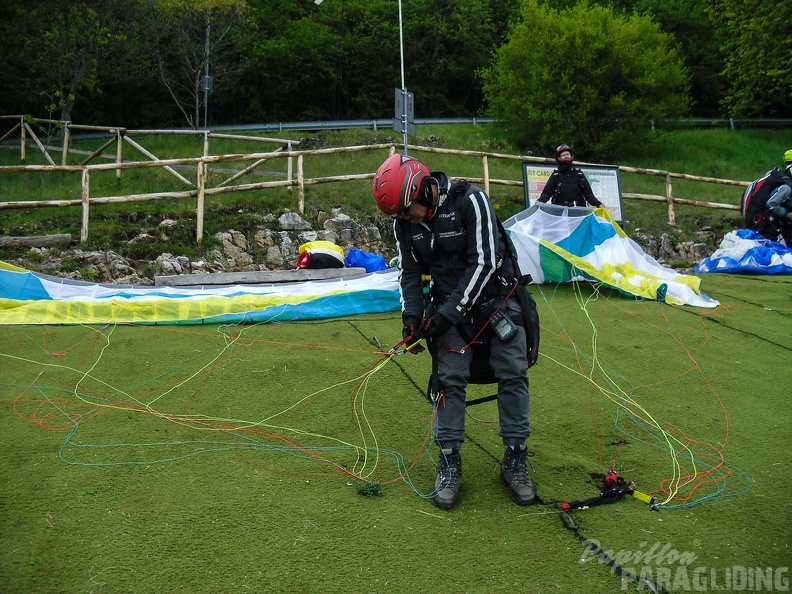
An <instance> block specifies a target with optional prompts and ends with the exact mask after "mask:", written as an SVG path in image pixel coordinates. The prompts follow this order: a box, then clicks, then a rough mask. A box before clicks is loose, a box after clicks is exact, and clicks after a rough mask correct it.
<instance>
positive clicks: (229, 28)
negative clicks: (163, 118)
mask: <svg viewBox="0 0 792 594" xmlns="http://www.w3.org/2000/svg"><path fill="white" fill-rule="evenodd" d="M157 9H158V11H159V13H160V23H159V26H158V27H157V30H156V38H155V41H154V47H155V58H156V63H157V68H158V72H159V76H160V79H161V80H162V83H163V84H164V85H165V87H166V88H167V90H168V94H169V95H170V97H171V99H172V100H173V102H174V103H175V104H176V106H177V107H178V109H179V111H181V113H182V115H183V116H184V119H185V120H186V121H187V123H188V124H189V125H190V126H191V127H193V128H198V127H199V126H200V125H201V121H202V117H201V116H202V115H206V113H204V114H202V113H201V108H202V107H203V108H204V112H205V111H206V108H207V105H206V101H207V100H208V95H209V94H211V92H213V91H215V90H217V89H218V88H220V87H222V86H223V85H228V86H230V85H231V84H232V83H234V82H236V80H237V78H238V65H239V63H240V61H241V57H240V56H241V54H240V48H239V45H240V40H241V39H243V38H244V33H245V16H246V11H247V5H246V3H245V1H244V0H198V1H196V0H158V1H157ZM207 75H209V76H210V77H211V79H209V78H207Z"/></svg>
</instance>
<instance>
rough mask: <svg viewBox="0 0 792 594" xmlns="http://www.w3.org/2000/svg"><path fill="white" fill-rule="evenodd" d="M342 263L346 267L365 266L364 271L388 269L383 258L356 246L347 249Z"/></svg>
mask: <svg viewBox="0 0 792 594" xmlns="http://www.w3.org/2000/svg"><path fill="white" fill-rule="evenodd" d="M344 264H345V265H346V267H347V268H365V269H366V272H377V271H378V270H387V269H388V264H387V262H385V258H383V257H382V256H378V255H377V254H370V253H368V252H364V251H362V250H359V249H357V248H352V249H351V250H349V253H348V254H347V257H346V260H345V261H344Z"/></svg>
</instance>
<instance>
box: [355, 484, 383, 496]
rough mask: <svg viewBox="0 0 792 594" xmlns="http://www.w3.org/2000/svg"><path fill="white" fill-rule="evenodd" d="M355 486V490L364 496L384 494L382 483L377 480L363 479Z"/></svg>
mask: <svg viewBox="0 0 792 594" xmlns="http://www.w3.org/2000/svg"><path fill="white" fill-rule="evenodd" d="M355 488H356V489H357V492H358V493H360V494H361V495H363V496H364V497H382V495H383V494H384V491H383V489H382V484H381V483H378V482H369V481H364V482H361V483H358V484H357V485H356V486H355Z"/></svg>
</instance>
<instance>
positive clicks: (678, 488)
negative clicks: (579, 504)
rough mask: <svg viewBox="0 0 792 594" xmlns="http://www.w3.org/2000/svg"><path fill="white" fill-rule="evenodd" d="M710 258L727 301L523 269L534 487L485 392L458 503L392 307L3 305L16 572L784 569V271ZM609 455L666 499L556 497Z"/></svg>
mask: <svg viewBox="0 0 792 594" xmlns="http://www.w3.org/2000/svg"><path fill="white" fill-rule="evenodd" d="M702 279H703V290H704V292H706V293H707V294H709V295H710V296H711V297H713V298H715V299H717V300H719V301H720V302H721V306H720V307H718V308H716V309H713V310H704V309H695V308H689V307H683V308H676V307H671V306H668V305H664V304H660V303H657V302H654V301H636V300H633V299H628V298H625V297H623V296H621V295H620V294H618V293H616V292H614V291H610V290H608V289H601V290H597V288H596V287H592V286H590V285H588V284H565V285H559V286H555V285H544V286H534V287H532V292H533V294H534V296H535V298H536V299H537V302H538V305H539V311H540V315H541V319H542V348H541V356H540V360H539V364H538V365H537V366H536V367H534V368H533V369H531V371H530V382H531V395H532V400H531V425H532V430H533V435H532V437H531V439H530V440H529V449H530V450H531V452H532V456H531V457H530V458H529V460H530V463H531V467H532V469H531V474H532V476H533V477H534V480H535V483H536V486H537V491H538V494H539V497H540V499H541V501H540V502H539V503H537V504H536V505H534V506H531V507H526V508H522V507H518V506H516V505H514V504H513V503H512V502H511V500H510V499H509V497H508V494H507V492H506V491H505V488H504V487H503V486H502V485H501V484H500V482H499V479H498V464H499V460H500V457H501V445H500V438H499V436H498V426H497V409H496V405H495V403H494V402H488V403H484V404H479V405H476V406H472V407H470V408H469V409H468V413H469V414H468V419H467V428H466V432H467V443H466V444H465V445H464V447H463V460H464V462H463V465H464V480H463V487H462V493H461V501H460V503H459V505H458V507H457V508H456V509H454V510H452V511H451V512H443V511H440V510H438V509H436V508H435V507H434V506H433V505H432V504H431V502H430V501H429V499H428V497H429V496H430V494H431V489H432V487H433V483H434V472H435V471H434V465H433V461H434V459H435V457H436V452H435V448H434V447H433V446H431V443H430V442H431V439H430V437H429V434H430V432H431V424H432V407H431V406H430V405H429V403H428V402H427V400H426V399H425V398H424V391H425V388H426V383H427V374H428V372H429V367H430V359H429V357H428V354H426V353H424V354H422V355H418V356H413V355H408V354H405V355H398V356H393V357H392V358H390V359H387V358H386V355H385V352H386V351H387V350H388V349H389V348H390V347H391V346H392V345H394V344H395V343H397V342H398V341H399V340H400V322H399V318H398V314H396V313H390V314H381V315H368V316H360V317H354V318H342V319H335V320H323V321H313V322H309V321H306V322H295V323H286V324H262V325H248V326H231V327H222V326H107V327H98V326H92V327H84V326H4V327H0V415H1V416H0V419H1V420H2V427H3V430H2V433H1V434H0V435H2V437H0V447H1V448H2V449H0V451H1V452H2V454H0V485H2V486H1V487H0V534H1V535H2V539H0V590H2V591H3V592H69V593H70V592H97V593H110V592H113V593H115V592H208V593H214V592H218V593H219V592H441V591H442V592H530V593H532V592H536V593H544V592H565V593H570V592H572V593H574V592H580V593H590V592H618V591H621V590H622V588H624V589H625V590H627V591H634V590H635V589H636V588H637V587H639V588H642V591H649V590H648V589H647V586H646V585H643V586H641V585H639V584H637V583H636V582H624V583H623V582H622V581H621V579H620V578H619V576H618V575H616V574H615V573H614V572H613V569H612V567H611V566H609V565H607V564H606V563H604V562H603V557H599V556H596V555H595V554H594V553H595V552H597V551H598V550H600V549H601V550H602V551H608V552H609V556H610V557H611V558H614V559H616V560H617V563H618V565H619V566H620V567H623V568H629V569H633V570H635V571H638V572H643V573H644V574H645V575H648V574H651V576H652V578H653V580H654V581H655V582H656V583H657V584H658V585H659V586H660V587H663V588H665V589H666V590H669V591H702V589H703V588H706V589H715V588H723V587H724V586H726V585H728V586H730V589H740V588H739V586H740V584H741V583H742V582H741V580H744V581H745V587H744V588H742V589H744V590H747V591H771V590H772V591H777V590H779V589H780V587H781V586H784V584H786V587H787V588H788V581H786V582H784V581H783V580H788V577H789V576H788V572H787V571H786V568H787V567H788V565H789V561H790V548H789V545H790V536H789V530H788V526H789V524H790V519H792V517H791V516H792V514H791V513H790V511H789V506H788V504H787V503H786V501H785V499H784V498H785V496H786V494H787V493H789V492H790V491H792V476H791V474H790V471H789V455H788V451H789V448H790V445H792V444H791V443H790V438H789V435H790V430H792V422H790V416H789V414H788V411H787V407H788V398H789V394H790V389H789V384H788V378H789V373H788V371H786V370H787V369H788V367H789V354H790V349H792V321H790V316H791V315H792V307H791V306H792V303H790V295H792V291H790V289H792V279H790V278H789V277H758V276H729V275H704V276H703V277H702ZM378 343H379V344H380V345H382V347H379V346H377V344H378ZM784 378H787V379H786V380H785V379H784ZM493 389H494V386H473V387H471V390H470V397H471V398H474V397H477V396H482V395H487V394H488V393H491V392H492V391H493ZM610 469H615V470H616V471H617V472H618V473H619V475H620V476H622V477H623V478H625V479H626V480H628V481H633V482H634V483H635V487H636V488H637V489H638V490H639V491H641V492H644V493H647V494H649V495H651V496H653V497H655V501H656V502H657V503H662V504H663V505H661V506H660V507H659V509H655V510H653V509H650V506H649V505H647V504H645V503H643V502H641V501H639V500H638V499H635V498H631V497H626V498H624V499H622V500H620V501H617V502H616V503H613V504H609V505H601V506H598V507H592V508H590V509H585V510H577V511H574V512H572V513H571V514H570V516H571V517H572V519H573V521H574V525H575V527H576V528H577V533H575V532H574V531H573V530H571V529H570V525H569V524H567V525H565V524H564V522H562V519H561V517H560V516H559V513H558V511H557V508H556V505H557V504H558V503H560V502H563V501H569V500H576V499H577V500H582V499H586V498H589V497H593V496H595V495H597V494H598V493H599V492H600V490H601V489H602V483H601V480H600V477H601V476H602V474H604V473H605V472H607V471H608V470H610ZM581 541H585V542H581ZM597 547H599V548H597ZM603 556H604V555H603ZM768 576H769V577H770V579H771V583H770V586H769V587H768V586H766V585H764V583H765V582H764V581H763V580H766V579H767V577H768ZM749 578H750V580H751V581H750V584H751V588H752V589H751V588H748V580H749ZM685 580H686V581H685ZM727 580H728V581H727ZM757 584H759V586H761V587H762V588H764V589H763V590H760V588H758V587H757Z"/></svg>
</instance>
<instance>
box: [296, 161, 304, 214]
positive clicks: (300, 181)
mask: <svg viewBox="0 0 792 594" xmlns="http://www.w3.org/2000/svg"><path fill="white" fill-rule="evenodd" d="M297 210H298V211H299V213H300V214H303V213H304V212H305V178H304V177H303V156H302V155H298V156H297Z"/></svg>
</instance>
